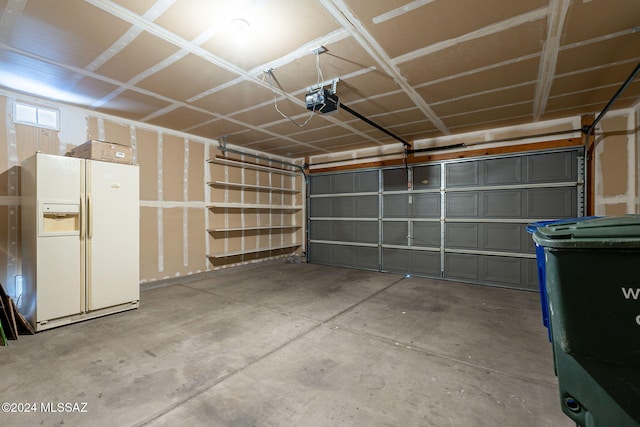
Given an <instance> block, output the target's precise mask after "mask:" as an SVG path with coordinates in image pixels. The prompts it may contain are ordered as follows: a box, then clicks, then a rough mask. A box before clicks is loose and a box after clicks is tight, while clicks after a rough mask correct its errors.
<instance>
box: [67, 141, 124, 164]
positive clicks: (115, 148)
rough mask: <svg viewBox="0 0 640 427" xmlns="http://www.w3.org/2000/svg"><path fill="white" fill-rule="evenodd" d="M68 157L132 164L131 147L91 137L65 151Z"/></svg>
mask: <svg viewBox="0 0 640 427" xmlns="http://www.w3.org/2000/svg"><path fill="white" fill-rule="evenodd" d="M67 156H69V157H80V158H82V159H91V160H102V161H104V162H112V163H124V164H127V165H131V164H133V149H132V148H131V147H129V146H127V145H122V144H118V143H115V142H109V141H99V140H97V139H91V140H89V141H87V142H85V143H84V144H82V145H78V146H77V147H75V148H73V149H72V150H71V151H69V152H68V153H67Z"/></svg>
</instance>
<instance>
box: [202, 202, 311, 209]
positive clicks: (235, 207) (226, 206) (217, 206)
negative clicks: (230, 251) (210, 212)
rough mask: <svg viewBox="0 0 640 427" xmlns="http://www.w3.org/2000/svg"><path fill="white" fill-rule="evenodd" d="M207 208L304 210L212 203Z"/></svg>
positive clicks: (299, 207) (300, 206) (289, 207)
mask: <svg viewBox="0 0 640 427" xmlns="http://www.w3.org/2000/svg"><path fill="white" fill-rule="evenodd" d="M207 208H229V209H272V210H282V211H295V210H299V209H302V205H293V206H291V205H258V204H255V203H223V202H219V203H211V204H209V205H207Z"/></svg>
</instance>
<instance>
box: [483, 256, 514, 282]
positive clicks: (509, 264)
mask: <svg viewBox="0 0 640 427" xmlns="http://www.w3.org/2000/svg"><path fill="white" fill-rule="evenodd" d="M521 261H522V259H521V258H511V257H506V256H482V255H480V256H478V262H479V264H480V277H479V279H480V280H481V281H486V282H488V283H495V284H501V285H520V277H521V268H522V266H521Z"/></svg>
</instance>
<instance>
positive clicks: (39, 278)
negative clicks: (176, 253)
mask: <svg viewBox="0 0 640 427" xmlns="http://www.w3.org/2000/svg"><path fill="white" fill-rule="evenodd" d="M36 160H37V163H36V182H35V185H36V188H37V189H36V200H37V201H36V206H35V207H36V210H37V212H38V213H37V215H38V217H39V218H38V219H37V224H38V225H37V227H38V228H39V230H38V232H37V233H36V236H35V238H36V239H37V243H36V247H37V255H36V256H37V258H36V259H37V265H36V266H34V268H35V281H34V283H36V287H37V304H36V306H37V316H36V318H37V322H38V323H40V322H44V321H49V320H52V319H56V318H60V317H64V316H70V315H74V314H78V313H80V312H81V311H82V309H83V305H84V304H83V302H82V297H83V292H82V286H84V284H83V280H82V278H81V266H80V263H81V257H82V254H81V248H80V241H79V239H80V233H79V230H77V229H75V230H68V231H67V232H63V233H46V232H45V231H46V230H45V229H44V228H46V222H43V221H44V220H46V215H47V213H46V212H45V209H44V207H46V206H62V205H67V208H66V209H67V210H70V211H72V214H75V212H73V211H74V210H75V209H77V207H78V204H79V201H80V196H81V193H80V175H81V160H80V159H74V158H71V157H61V156H52V155H45V154H37V159H36ZM74 226H75V223H74Z"/></svg>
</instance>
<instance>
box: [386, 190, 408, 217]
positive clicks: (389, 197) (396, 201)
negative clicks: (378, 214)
mask: <svg viewBox="0 0 640 427" xmlns="http://www.w3.org/2000/svg"><path fill="white" fill-rule="evenodd" d="M382 204H383V206H384V208H383V212H382V216H383V217H384V218H407V217H408V216H409V196H407V195H406V194H385V195H384V196H382Z"/></svg>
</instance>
